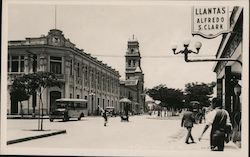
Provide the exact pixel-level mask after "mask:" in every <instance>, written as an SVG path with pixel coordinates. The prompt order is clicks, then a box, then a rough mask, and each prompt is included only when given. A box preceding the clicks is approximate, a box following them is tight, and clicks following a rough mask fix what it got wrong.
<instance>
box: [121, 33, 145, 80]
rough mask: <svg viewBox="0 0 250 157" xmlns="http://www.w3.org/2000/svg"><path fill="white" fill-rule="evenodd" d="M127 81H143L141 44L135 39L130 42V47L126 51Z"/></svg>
mask: <svg viewBox="0 0 250 157" xmlns="http://www.w3.org/2000/svg"><path fill="white" fill-rule="evenodd" d="M125 58H126V70H125V71H126V80H129V79H139V80H140V81H142V82H144V80H143V72H142V69H141V54H140V50H139V42H138V41H137V40H136V39H135V38H134V35H133V38H132V40H129V41H128V47H127V51H126V55H125Z"/></svg>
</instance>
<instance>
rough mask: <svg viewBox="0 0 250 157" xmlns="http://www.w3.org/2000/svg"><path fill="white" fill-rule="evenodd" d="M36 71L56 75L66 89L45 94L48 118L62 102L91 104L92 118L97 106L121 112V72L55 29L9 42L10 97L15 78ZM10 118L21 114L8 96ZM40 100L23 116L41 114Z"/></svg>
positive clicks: (27, 106)
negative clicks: (77, 101)
mask: <svg viewBox="0 0 250 157" xmlns="http://www.w3.org/2000/svg"><path fill="white" fill-rule="evenodd" d="M36 71H48V72H53V73H54V74H56V76H57V78H58V79H59V80H61V81H62V82H63V87H62V88H58V87H53V88H48V89H46V91H44V94H43V100H44V102H43V103H44V104H45V107H44V114H49V112H50V109H51V107H52V106H53V104H54V102H55V100H56V99H58V98H63V97H64V98H83V99H87V100H88V111H89V114H96V113H97V108H98V107H97V106H98V105H100V106H101V107H103V108H104V107H106V106H113V107H115V109H116V110H119V99H120V83H119V77H120V75H119V72H118V71H116V70H115V69H113V68H111V67H110V66H108V65H107V64H104V63H103V62H101V61H99V60H97V59H96V58H95V57H92V56H91V55H90V54H88V53H86V52H84V50H82V49H78V48H77V47H76V46H75V45H74V44H73V43H72V42H70V40H69V39H66V38H65V37H64V34H63V33H62V31H60V30H57V29H52V30H50V31H49V33H48V34H47V35H46V36H41V37H37V38H26V39H25V40H18V41H9V43H8V93H10V88H11V85H12V83H13V80H14V78H16V77H18V76H21V75H24V74H28V73H33V72H36ZM8 96H9V98H8V107H7V110H8V111H7V113H8V114H20V112H21V107H20V104H19V102H18V101H17V100H16V99H15V98H14V97H11V96H10V94H8ZM38 100H39V99H38V97H37V96H36V95H33V96H31V97H30V99H29V100H28V101H24V102H23V106H22V112H23V113H24V114H32V113H36V112H38V105H37V104H38Z"/></svg>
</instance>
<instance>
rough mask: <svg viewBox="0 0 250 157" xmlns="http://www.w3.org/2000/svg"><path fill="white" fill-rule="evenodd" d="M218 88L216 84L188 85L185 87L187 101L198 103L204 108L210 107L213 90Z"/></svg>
mask: <svg viewBox="0 0 250 157" xmlns="http://www.w3.org/2000/svg"><path fill="white" fill-rule="evenodd" d="M215 86H216V83H215V82H211V83H208V84H206V83H197V82H195V83H194V82H193V83H188V84H186V85H185V93H186V96H185V101H186V102H187V103H189V102H190V101H198V102H200V104H201V105H202V106H206V107H208V106H210V100H209V98H211V97H212V94H213V93H214V92H213V88H214V87H215Z"/></svg>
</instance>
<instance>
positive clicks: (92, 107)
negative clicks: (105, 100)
mask: <svg viewBox="0 0 250 157" xmlns="http://www.w3.org/2000/svg"><path fill="white" fill-rule="evenodd" d="M94 95H95V93H93V92H91V93H89V96H91V101H92V106H91V114H92V115H93V111H94Z"/></svg>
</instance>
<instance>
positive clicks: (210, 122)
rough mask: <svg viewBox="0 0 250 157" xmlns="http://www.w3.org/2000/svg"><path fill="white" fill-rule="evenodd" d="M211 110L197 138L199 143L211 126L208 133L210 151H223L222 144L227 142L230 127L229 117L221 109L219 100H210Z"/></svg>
mask: <svg viewBox="0 0 250 157" xmlns="http://www.w3.org/2000/svg"><path fill="white" fill-rule="evenodd" d="M212 108H213V110H212V111H210V112H209V113H208V114H207V118H206V126H205V127H204V129H203V132H202V134H201V135H200V137H199V141H200V140H201V138H202V136H203V134H204V133H205V132H206V130H207V129H208V128H209V126H212V128H211V132H210V149H211V150H212V151H223V150H224V142H225V141H226V142H229V133H230V130H231V127H232V125H231V122H230V117H229V114H228V112H227V111H226V110H224V109H222V101H221V99H219V98H214V99H213V100H212Z"/></svg>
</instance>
